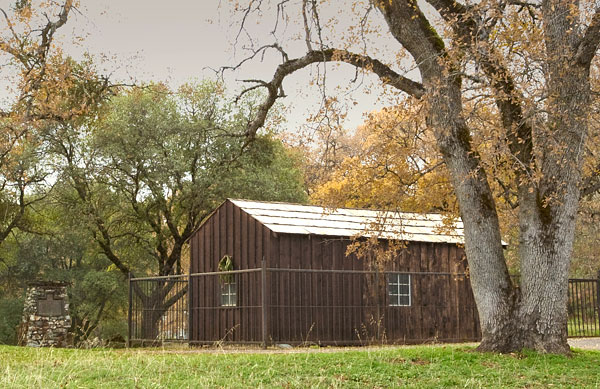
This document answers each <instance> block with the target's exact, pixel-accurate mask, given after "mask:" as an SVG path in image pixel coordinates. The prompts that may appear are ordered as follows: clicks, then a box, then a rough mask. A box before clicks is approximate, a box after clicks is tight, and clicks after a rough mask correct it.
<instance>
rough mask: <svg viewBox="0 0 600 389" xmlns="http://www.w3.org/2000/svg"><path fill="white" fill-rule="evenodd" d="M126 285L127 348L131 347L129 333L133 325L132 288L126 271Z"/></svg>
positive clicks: (129, 276)
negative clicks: (127, 302) (127, 299)
mask: <svg viewBox="0 0 600 389" xmlns="http://www.w3.org/2000/svg"><path fill="white" fill-rule="evenodd" d="M127 281H128V282H127V286H128V289H129V290H128V294H129V307H128V309H127V348H130V347H131V335H132V328H131V327H132V325H133V306H132V304H133V289H132V288H131V272H129V273H127Z"/></svg>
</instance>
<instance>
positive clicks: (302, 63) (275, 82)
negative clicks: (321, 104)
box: [246, 49, 425, 139]
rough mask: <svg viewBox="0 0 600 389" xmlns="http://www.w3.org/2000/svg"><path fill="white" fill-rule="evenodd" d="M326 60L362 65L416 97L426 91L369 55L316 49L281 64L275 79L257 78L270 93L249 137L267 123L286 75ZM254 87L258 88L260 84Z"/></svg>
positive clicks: (262, 105) (360, 66) (386, 81)
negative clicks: (261, 79)
mask: <svg viewBox="0 0 600 389" xmlns="http://www.w3.org/2000/svg"><path fill="white" fill-rule="evenodd" d="M323 61H325V62H345V63H348V64H350V65H353V66H356V67H358V68H363V69H365V70H369V71H371V72H373V73H375V74H376V75H377V76H379V78H380V79H381V80H382V81H383V83H384V84H386V85H389V86H392V87H394V88H396V89H399V90H401V91H403V92H405V93H407V94H409V95H411V96H414V97H416V98H421V97H422V96H423V95H424V94H425V89H424V88H423V85H421V84H420V83H418V82H416V81H413V80H411V79H409V78H407V77H404V76H402V75H400V74H398V73H396V72H395V71H393V70H392V69H391V68H390V67H389V66H388V65H385V64H384V63H383V62H381V61H379V60H377V59H374V58H371V57H369V56H367V55H361V54H355V53H351V52H349V51H345V50H336V49H325V50H313V51H310V52H308V53H306V55H304V56H303V57H300V58H294V59H290V60H287V61H285V62H283V63H282V64H280V65H279V66H278V67H277V70H276V71H275V74H274V75H273V79H272V80H271V81H269V82H266V81H257V83H260V86H262V87H264V88H266V89H267V92H268V94H267V98H266V99H265V101H264V102H263V103H262V104H261V105H260V106H259V107H258V111H257V114H256V116H255V118H254V119H253V120H252V121H251V122H250V123H249V124H248V127H247V129H246V136H247V137H248V138H250V139H252V138H254V136H255V135H256V132H257V131H258V129H259V128H260V127H262V126H263V125H264V123H265V120H266V118H267V114H268V112H269V109H270V108H271V107H272V106H273V104H275V101H276V100H277V98H278V97H281V94H280V93H279V92H280V91H281V87H282V84H283V80H284V79H285V77H287V76H288V75H290V74H292V73H294V72H295V71H297V70H300V69H303V68H305V67H307V66H309V65H311V64H314V63H319V62H323ZM252 88H253V89H255V88H256V87H252Z"/></svg>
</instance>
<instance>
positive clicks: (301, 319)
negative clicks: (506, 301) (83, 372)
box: [129, 268, 600, 344]
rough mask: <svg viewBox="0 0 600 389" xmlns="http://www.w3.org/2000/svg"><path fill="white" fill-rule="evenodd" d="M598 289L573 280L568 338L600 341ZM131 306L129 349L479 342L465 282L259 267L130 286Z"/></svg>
mask: <svg viewBox="0 0 600 389" xmlns="http://www.w3.org/2000/svg"><path fill="white" fill-rule="evenodd" d="M374 285H378V286H375V287H374ZM190 286H191V293H188V291H189V290H190ZM599 286H600V278H599V279H570V280H569V289H568V312H569V318H568V335H569V336H570V337H592V336H600V308H599V303H600V288H599ZM129 298H130V304H129V340H130V342H131V341H134V342H142V343H151V342H156V341H180V342H189V343H197V344H203V343H215V342H223V343H225V342H233V343H263V344H266V343H270V342H285V343H290V344H297V343H304V344H314V343H317V344H355V343H356V344H367V343H373V342H403V343H412V342H418V341H424V340H439V341H443V340H447V341H459V340H473V339H474V338H477V337H478V336H479V333H478V315H477V312H476V308H475V305H474V301H473V300H472V293H471V290H470V285H469V280H468V277H466V276H465V275H464V274H451V273H420V272H412V273H410V272H409V273H397V272H386V273H379V272H373V271H349V270H346V271H344V270H341V271H338V270H313V269H311V270H308V269H305V270H300V269H281V268H278V269H276V268H258V269H248V270H238V271H231V272H213V273H199V274H192V275H181V276H170V277H146V278H132V279H130V295H129ZM190 331H191V333H190Z"/></svg>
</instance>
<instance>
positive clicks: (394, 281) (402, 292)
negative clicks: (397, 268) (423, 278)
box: [387, 273, 411, 307]
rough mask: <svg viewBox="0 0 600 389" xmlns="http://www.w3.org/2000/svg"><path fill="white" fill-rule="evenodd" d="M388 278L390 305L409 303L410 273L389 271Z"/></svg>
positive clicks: (407, 305) (399, 305) (401, 305)
mask: <svg viewBox="0 0 600 389" xmlns="http://www.w3.org/2000/svg"><path fill="white" fill-rule="evenodd" d="M387 279H388V301H389V305H390V306H392V307H409V306H410V305H411V293H410V292H411V290H410V274H402V273H391V274H388V276H387Z"/></svg>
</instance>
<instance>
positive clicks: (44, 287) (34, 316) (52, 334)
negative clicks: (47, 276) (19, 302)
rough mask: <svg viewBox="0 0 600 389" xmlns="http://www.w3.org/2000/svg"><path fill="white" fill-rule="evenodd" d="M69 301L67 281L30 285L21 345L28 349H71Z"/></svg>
mask: <svg viewBox="0 0 600 389" xmlns="http://www.w3.org/2000/svg"><path fill="white" fill-rule="evenodd" d="M70 327H71V316H69V299H68V297H67V284H66V283H64V282H52V281H35V282H30V283H29V285H28V288H27V296H26V297H25V306H24V308H23V320H22V323H21V328H20V331H19V332H20V333H21V344H22V345H25V346H29V347H68V346H70V345H71V337H70V336H69V328H70Z"/></svg>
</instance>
